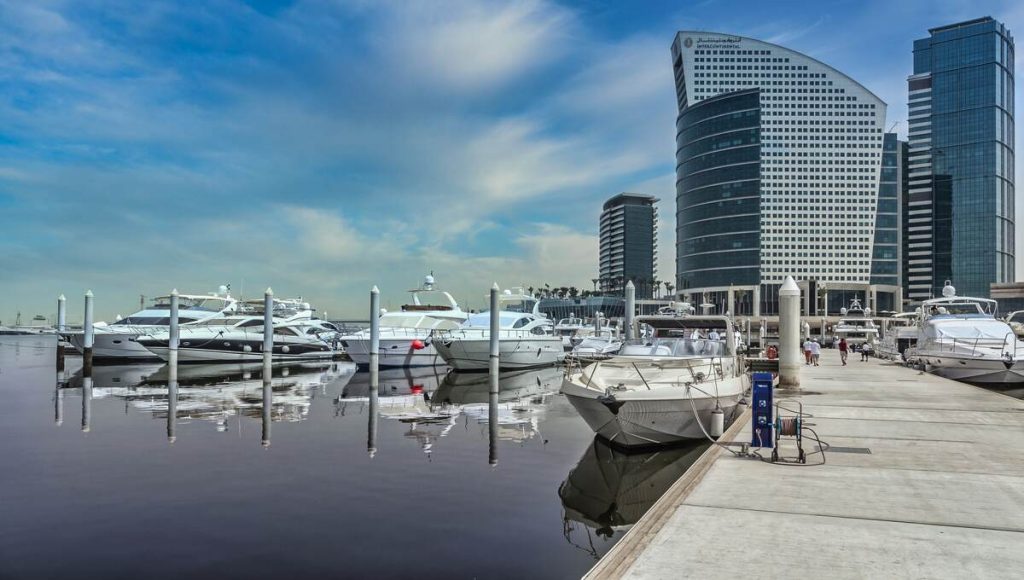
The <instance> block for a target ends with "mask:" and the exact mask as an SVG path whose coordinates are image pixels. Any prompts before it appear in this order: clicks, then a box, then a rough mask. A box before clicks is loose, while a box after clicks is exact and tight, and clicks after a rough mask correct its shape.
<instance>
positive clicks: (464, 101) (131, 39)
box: [0, 0, 1024, 324]
mask: <svg viewBox="0 0 1024 580" xmlns="http://www.w3.org/2000/svg"><path fill="white" fill-rule="evenodd" d="M1021 6H1022V5H1021V4H1020V3H1015V2H1003V1H974V2H951V1H941V0H940V1H936V0H932V1H917V0H913V1H900V2H892V1H891V0H890V1H838V2H824V1H799V2H798V1H779V2H739V1H726V0H717V1H716V0H703V1H696V2H685V1H668V2H656V1H650V2H614V1H608V2H604V1H583V2H574V3H571V2H551V1H543V0H528V1H522V2H516V1H508V2H485V1H479V0H437V1H430V2H417V1H413V0H406V1H394V2H392V1H389V0H350V1H346V0H335V1H328V0H309V1H306V0H299V1H294V2H289V1H271V0H265V1H250V2H243V1H237V0H214V1H210V2H177V1H164V0H147V1H146V2H127V1H125V2H115V1H106V0H94V1H90V2H62V1H40V2H24V1H22V0H0V321H3V322H4V323H5V324H9V323H13V322H14V317H15V313H16V312H18V311H20V312H21V313H22V315H23V318H24V319H28V318H31V317H32V316H33V315H35V314H43V315H46V316H51V317H52V316H54V313H55V312H56V297H57V295H58V294H61V293H63V294H65V295H67V297H68V304H69V307H68V317H69V320H81V316H82V314H81V313H82V295H83V294H84V292H85V291H86V290H87V289H91V290H92V291H93V292H94V293H95V295H96V313H97V319H108V320H109V319H112V318H113V317H114V316H115V315H116V314H121V315H126V314H129V313H130V312H132V311H133V310H134V309H135V307H137V305H138V301H139V296H140V295H146V296H156V295H160V294H166V293H167V292H169V291H170V290H171V289H172V288H177V289H179V290H180V291H182V292H186V293H207V292H211V291H214V290H216V289H217V287H218V286H220V285H222V284H230V286H231V290H232V293H233V294H234V295H236V296H238V295H243V296H244V297H248V298H251V297H256V296H258V295H261V294H262V292H263V290H264V289H265V288H266V287H268V286H271V287H273V289H274V291H275V293H276V294H277V295H278V296H289V297H291V296H303V297H304V298H305V299H307V300H309V301H311V302H313V304H314V305H315V306H316V307H318V308H319V309H320V310H321V311H327V312H328V315H329V316H330V317H331V318H363V319H365V318H367V317H368V313H367V312H366V311H367V310H368V292H369V289H370V287H371V286H373V285H375V284H376V285H378V286H379V287H380V289H381V292H382V299H383V303H384V304H385V305H387V306H390V307H392V308H395V307H397V306H398V305H400V304H402V303H403V302H404V301H405V298H406V297H407V294H405V291H406V290H408V289H410V288H412V287H415V286H417V285H418V284H419V283H420V282H421V281H422V279H423V276H424V275H425V274H427V273H429V272H431V271H432V272H433V273H434V275H435V277H436V279H437V281H438V285H439V286H441V287H444V288H445V289H448V290H450V291H451V292H452V293H453V294H454V295H455V297H456V298H457V299H458V300H459V301H460V302H461V303H463V305H464V307H467V308H476V307H480V306H482V305H483V303H484V295H485V294H486V292H487V290H488V288H489V287H490V286H491V284H492V282H495V281H496V282H497V283H498V284H499V285H500V286H502V287H503V288H504V287H509V286H513V285H524V286H543V285H544V284H545V283H547V284H550V285H551V286H576V287H578V288H581V289H585V288H591V287H592V285H591V279H593V278H595V277H596V271H597V247H598V239H597V229H598V217H599V214H600V210H601V204H602V203H603V201H604V200H606V199H607V198H609V197H611V196H612V195H615V194H616V193H619V192H621V191H633V192H640V193H647V194H653V195H656V196H658V197H659V198H660V199H661V200H662V201H661V203H660V204H659V215H660V224H659V228H660V229H659V260H660V262H659V264H658V275H659V276H658V277H659V278H661V279H663V280H669V281H671V280H673V279H674V269H675V268H674V259H675V252H674V238H675V202H674V198H675V193H674V190H675V186H674V183H675V173H674V171H675V169H674V167H675V142H674V139H675V118H676V114H677V111H676V104H675V93H674V87H673V78H672V68H671V58H670V53H669V48H670V46H671V42H672V39H673V36H674V34H675V32H676V31H678V30H706V31H711V32H725V33H734V34H739V35H743V36H748V37H753V38H758V39H761V40H765V41H768V42H774V43H777V44H781V45H783V46H786V47H788V48H792V49H794V50H798V51H800V52H803V53H806V54H808V55H810V56H812V57H815V58H817V59H819V60H821V61H824V62H825V63H827V64H829V65H832V66H833V67H835V68H837V69H839V70H840V71H843V72H844V73H846V74H848V75H849V76H851V77H853V78H854V79H856V80H858V81H860V82H861V83H862V84H864V85H865V86H867V87H868V88H869V89H870V90H872V91H874V92H875V93H876V94H877V95H878V96H879V97H881V98H882V99H883V100H884V101H886V102H887V103H888V105H889V108H888V122H887V123H888V125H890V126H891V125H894V124H895V130H896V131H897V132H899V133H901V134H903V135H905V133H906V110H907V107H906V77H907V75H909V74H910V72H911V70H912V68H911V67H912V53H911V48H912V42H913V40H914V39H916V38H922V37H925V36H927V30H928V28H930V27H935V26H941V25H945V24H949V23H953V22H957V21H961V20H967V19H971V18H976V17H980V16H986V15H987V16H992V17H994V18H997V19H999V20H1002V21H1003V22H1004V23H1006V24H1007V25H1008V26H1009V27H1010V29H1011V31H1019V30H1024V26H1022V23H1024V7H1021ZM1019 60H1024V59H1019ZM1018 72H1019V71H1018ZM1018 110H1024V109H1021V108H1020V104H1019V103H1018ZM1018 125H1020V124H1018ZM1017 141H1018V143H1021V140H1020V137H1019V136H1018V139H1017ZM1018 175H1024V174H1021V173H1020V171H1018ZM1022 206H1024V203H1018V209H1021V207H1022ZM1017 221H1018V223H1024V222H1022V219H1021V216H1020V215H1018V220H1017ZM1021 238H1024V236H1020V235H1018V242H1019V243H1020V239H1021ZM1022 253H1024V252H1022V251H1021V249H1020V248H1018V251H1017V255H1018V266H1017V271H1018V272H1019V273H1020V274H1021V276H1020V277H1024V268H1022V266H1021V261H1022V257H1024V256H1022Z"/></svg>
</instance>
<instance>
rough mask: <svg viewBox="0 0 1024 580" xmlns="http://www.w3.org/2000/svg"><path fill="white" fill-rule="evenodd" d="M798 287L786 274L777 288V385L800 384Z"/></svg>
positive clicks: (801, 364) (792, 385)
mask: <svg viewBox="0 0 1024 580" xmlns="http://www.w3.org/2000/svg"><path fill="white" fill-rule="evenodd" d="M800 359H801V357H800V287H799V286H797V284H796V281H795V280H793V277H792V276H786V280H785V282H783V283H782V287H781V288H780V289H779V385H780V386H785V387H799V386H800V367H801V366H803V363H802V362H801V360H800Z"/></svg>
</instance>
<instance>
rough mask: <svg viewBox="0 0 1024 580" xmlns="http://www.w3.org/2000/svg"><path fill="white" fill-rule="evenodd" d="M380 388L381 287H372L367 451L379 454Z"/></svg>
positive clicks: (371, 456) (373, 454)
mask: <svg viewBox="0 0 1024 580" xmlns="http://www.w3.org/2000/svg"><path fill="white" fill-rule="evenodd" d="M379 388H380V289H379V288H377V287H376V286H374V287H373V288H371V289H370V392H369V393H368V395H369V397H370V414H369V419H368V423H367V426H366V452H367V454H369V456H370V458H371V459H372V458H373V456H375V455H376V454H377V413H378V408H379V407H378V405H379V401H378V397H379V396H380V394H379V393H378V389H379Z"/></svg>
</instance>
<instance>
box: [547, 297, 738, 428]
mask: <svg viewBox="0 0 1024 580" xmlns="http://www.w3.org/2000/svg"><path fill="white" fill-rule="evenodd" d="M637 322H638V323H640V322H642V323H643V324H644V325H646V326H648V327H649V328H650V330H651V333H650V334H651V335H650V337H649V338H646V339H644V340H642V341H641V342H640V343H639V344H636V345H624V346H623V348H622V351H620V355H619V356H615V357H612V358H611V359H608V360H605V361H598V362H595V363H593V364H591V365H589V366H587V367H584V368H583V369H581V370H578V371H575V372H570V373H569V374H567V376H566V378H565V380H564V381H563V383H562V393H564V394H565V396H566V397H567V398H568V399H569V402H570V403H572V405H573V407H575V408H576V411H577V412H579V414H580V416H581V417H583V420H584V421H586V422H587V424H588V425H589V426H590V428H591V429H593V430H594V432H595V433H597V434H598V435H599V436H600V437H602V438H604V439H606V440H607V441H609V442H610V443H612V444H614V445H620V446H624V447H640V446H647V445H657V444H667V443H675V442H679V441H684V440H688V439H700V438H704V437H705V436H706V435H705V434H706V433H709V432H710V429H711V426H712V425H711V419H712V413H713V412H715V411H717V410H721V411H722V413H723V414H724V420H725V423H726V424H728V423H729V422H731V420H732V418H733V415H734V414H735V412H736V409H737V405H738V404H739V401H740V400H741V399H742V398H743V394H744V391H745V390H746V381H745V375H744V374H743V369H742V368H741V366H740V364H739V361H738V360H737V356H736V344H735V339H734V335H733V333H732V331H731V327H732V326H731V322H730V320H729V318H727V317H724V316H709V315H701V316H666V315H659V316H646V317H639V318H638V319H637ZM638 326H639V324H638ZM705 331H706V333H707V334H705ZM695 332H696V337H695V336H694V333H695ZM712 332H714V333H715V334H717V335H718V336H719V337H720V338H718V339H712V338H707V337H708V336H710V335H711V333H712ZM631 347H637V348H631Z"/></svg>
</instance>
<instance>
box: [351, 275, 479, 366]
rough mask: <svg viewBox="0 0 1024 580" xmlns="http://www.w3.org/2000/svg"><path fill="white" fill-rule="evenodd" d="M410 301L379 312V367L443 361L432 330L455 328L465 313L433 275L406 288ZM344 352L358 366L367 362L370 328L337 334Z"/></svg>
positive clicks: (422, 364)
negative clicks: (393, 310) (394, 308)
mask: <svg viewBox="0 0 1024 580" xmlns="http://www.w3.org/2000/svg"><path fill="white" fill-rule="evenodd" d="M409 293H410V294H412V303H410V304H406V305H404V306H402V309H401V310H400V311H399V312H385V313H382V314H381V315H380V347H379V349H380V350H379V351H378V352H379V357H378V363H379V365H380V366H381V367H414V366H434V365H442V364H444V360H443V359H442V358H441V356H440V355H439V354H438V352H437V350H436V349H435V347H434V342H433V341H434V339H433V334H434V333H435V331H442V330H450V329H454V328H458V327H459V325H460V324H462V323H463V322H464V321H465V320H466V317H467V316H468V315H467V314H466V313H465V312H463V311H462V309H461V308H459V304H458V303H457V302H456V301H455V299H454V298H452V295H451V294H449V293H448V292H444V291H441V290H437V289H436V288H435V287H434V276H433V275H432V274H431V275H428V276H426V277H425V278H424V279H423V285H422V286H420V287H419V288H413V289H412V290H409ZM341 341H342V346H344V347H345V352H346V353H347V354H348V356H349V357H350V358H351V359H352V361H353V362H355V363H356V364H358V365H361V366H366V365H369V364H370V331H369V329H367V330H362V331H360V332H357V333H355V334H350V335H347V336H343V337H341Z"/></svg>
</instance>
